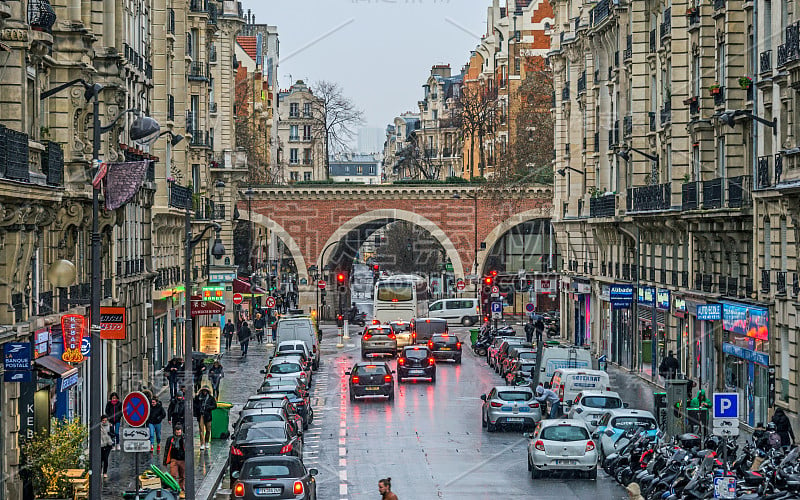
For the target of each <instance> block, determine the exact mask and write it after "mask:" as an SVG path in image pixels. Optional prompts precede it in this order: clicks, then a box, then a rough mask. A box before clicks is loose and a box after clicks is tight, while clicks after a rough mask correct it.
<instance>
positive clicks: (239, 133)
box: [234, 75, 281, 184]
mask: <svg viewBox="0 0 800 500" xmlns="http://www.w3.org/2000/svg"><path fill="white" fill-rule="evenodd" d="M256 83H257V82H256V80H255V78H254V76H253V75H247V77H246V78H243V79H238V81H237V82H236V88H235V95H234V120H235V130H236V145H237V147H240V148H243V149H244V150H245V152H246V153H247V168H248V176H247V177H248V179H247V180H248V182H250V183H252V184H264V183H265V184H274V183H278V182H280V180H281V172H280V168H278V166H277V165H272V166H271V165H270V147H271V138H270V134H269V130H270V129H269V128H268V127H267V126H266V120H267V119H268V116H267V115H266V113H265V112H263V111H260V110H257V109H256V99H257V98H258V97H256V96H259V95H260V94H259V93H258V92H256V89H255V85H256ZM258 86H259V88H260V83H259V84H258ZM271 167H272V168H271Z"/></svg>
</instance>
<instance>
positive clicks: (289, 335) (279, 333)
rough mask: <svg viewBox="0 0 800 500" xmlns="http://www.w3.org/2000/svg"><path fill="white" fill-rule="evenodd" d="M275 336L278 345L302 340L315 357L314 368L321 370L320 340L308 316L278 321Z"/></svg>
mask: <svg viewBox="0 0 800 500" xmlns="http://www.w3.org/2000/svg"><path fill="white" fill-rule="evenodd" d="M275 335H276V337H277V340H278V344H280V343H282V342H285V341H287V340H301V341H303V342H304V343H305V344H306V346H308V348H309V350H310V351H311V355H312V357H313V361H312V368H313V369H314V370H316V369H318V368H319V358H320V347H319V338H318V337H317V333H316V331H315V328H314V322H313V320H312V319H311V318H309V317H307V316H290V317H283V318H281V319H279V320H278V325H277V326H276V330H275Z"/></svg>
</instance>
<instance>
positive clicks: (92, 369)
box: [39, 78, 161, 498]
mask: <svg viewBox="0 0 800 500" xmlns="http://www.w3.org/2000/svg"><path fill="white" fill-rule="evenodd" d="M74 85H82V86H83V88H84V97H85V98H86V100H87V101H92V115H93V116H92V167H93V168H94V173H95V175H96V174H97V172H98V171H99V168H100V146H101V145H102V136H103V134H106V133H108V132H109V131H110V130H111V129H112V128H114V126H115V125H116V123H117V122H118V121H119V120H120V119H121V118H122V117H123V116H125V115H126V114H127V113H129V112H135V111H136V110H134V109H128V110H125V111H123V112H122V113H120V114H119V115H117V116H116V117H115V118H114V119H113V120H111V123H110V124H108V125H106V126H103V125H102V124H101V123H100V92H101V91H102V90H103V86H102V85H100V84H99V83H94V84H90V83H89V82H87V81H85V80H83V79H81V78H78V79H75V80H72V81H70V82H67V83H64V84H62V85H59V86H57V87H54V88H52V89H50V90H47V91H45V92H42V93H41V94H40V96H39V98H40V99H41V100H44V99H47V98H48V97H50V96H53V95H55V94H57V93H59V92H61V91H62V90H65V89H67V88H69V87H72V86H74ZM160 132H161V127H160V126H159V124H158V122H156V121H155V120H154V119H152V118H149V117H144V118H142V117H139V118H137V119H136V121H135V122H134V123H133V124H132V125H131V130H130V132H129V134H128V135H129V136H130V139H131V140H132V141H134V142H137V143H140V144H144V145H148V144H151V143H152V142H153V141H155V139H157V138H158V134H159V133H160ZM93 177H94V176H93ZM99 186H100V184H99V183H98V184H94V183H93V184H92V236H91V245H92V247H91V303H90V308H89V317H90V321H91V323H90V325H91V326H90V345H91V351H92V354H93V355H92V356H91V357H90V358H89V384H90V391H89V465H90V471H91V473H90V479H89V497H90V498H101V497H102V494H103V480H102V469H101V454H100V425H99V423H100V415H101V413H102V412H103V394H102V387H103V385H102V383H101V380H102V378H103V370H102V354H101V350H102V347H103V342H102V339H101V338H100V295H101V289H100V286H101V277H102V276H101V275H102V269H101V263H102V261H101V251H100V243H101V236H100V227H99V219H100V215H99V214H100V188H99Z"/></svg>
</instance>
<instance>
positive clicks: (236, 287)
mask: <svg viewBox="0 0 800 500" xmlns="http://www.w3.org/2000/svg"><path fill="white" fill-rule="evenodd" d="M233 293H240V294H242V295H248V296H249V295H250V293H252V294H253V295H266V294H267V291H266V290H264V289H263V288H261V287H260V286H257V287H255V288H254V289H253V291H252V292H251V291H250V280H248V279H245V278H236V279H235V280H233Z"/></svg>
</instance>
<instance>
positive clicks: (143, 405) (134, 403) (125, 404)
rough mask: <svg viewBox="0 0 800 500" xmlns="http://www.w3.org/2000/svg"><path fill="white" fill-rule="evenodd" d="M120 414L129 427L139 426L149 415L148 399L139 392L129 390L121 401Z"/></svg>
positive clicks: (143, 423)
mask: <svg viewBox="0 0 800 500" xmlns="http://www.w3.org/2000/svg"><path fill="white" fill-rule="evenodd" d="M122 416H123V418H124V419H125V421H126V422H127V423H128V425H130V426H131V427H141V426H143V425H145V424H146V423H147V417H149V416H150V400H149V399H147V396H145V395H144V394H142V393H141V392H137V391H134V392H131V393H130V394H128V395H127V396H125V399H124V400H123V401H122Z"/></svg>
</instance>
